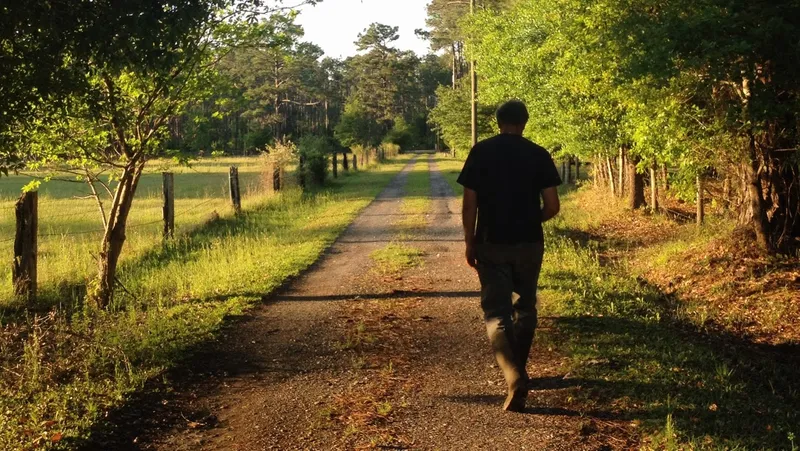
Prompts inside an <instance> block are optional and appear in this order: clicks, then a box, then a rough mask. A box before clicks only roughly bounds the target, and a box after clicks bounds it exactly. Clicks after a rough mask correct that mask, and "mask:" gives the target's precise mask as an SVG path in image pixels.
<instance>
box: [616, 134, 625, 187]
mask: <svg viewBox="0 0 800 451" xmlns="http://www.w3.org/2000/svg"><path fill="white" fill-rule="evenodd" d="M618 169H619V179H618V181H617V195H618V196H619V197H623V196H625V146H620V148H619V164H618Z"/></svg>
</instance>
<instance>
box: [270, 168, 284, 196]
mask: <svg viewBox="0 0 800 451" xmlns="http://www.w3.org/2000/svg"><path fill="white" fill-rule="evenodd" d="M282 179H283V169H282V168H281V166H280V165H279V164H277V163H273V164H272V191H273V192H275V193H277V192H278V191H280V190H281V187H282V184H283V180H282Z"/></svg>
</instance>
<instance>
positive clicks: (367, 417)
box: [104, 156, 612, 450]
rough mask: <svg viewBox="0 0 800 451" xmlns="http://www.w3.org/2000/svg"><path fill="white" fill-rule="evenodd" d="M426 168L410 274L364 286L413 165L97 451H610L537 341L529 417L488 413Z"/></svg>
mask: <svg viewBox="0 0 800 451" xmlns="http://www.w3.org/2000/svg"><path fill="white" fill-rule="evenodd" d="M419 158H420V159H427V158H428V157H426V156H420V157H419ZM430 161H431V162H430V170H431V194H432V207H431V211H430V212H429V215H428V218H427V224H428V225H427V227H425V228H424V229H422V230H419V231H418V233H414V234H412V235H410V236H407V237H405V244H407V245H408V246H414V247H416V248H419V249H420V250H422V251H423V253H424V254H423V255H424V264H423V265H422V266H420V267H417V268H413V269H409V270H406V271H404V272H403V273H402V274H394V275H391V276H387V275H385V274H383V275H381V274H378V273H376V272H374V271H370V268H371V267H372V266H373V262H372V259H371V258H370V254H371V253H372V252H373V251H375V250H377V249H381V248H383V247H385V246H386V245H387V244H389V243H390V242H392V241H393V240H395V239H396V236H395V233H394V231H393V227H392V225H393V224H394V223H396V221H397V220H398V216H400V215H399V214H398V212H399V207H400V203H401V201H402V196H403V192H404V186H405V181H406V176H407V174H408V171H409V170H410V168H411V167H412V166H413V163H414V162H413V161H412V162H411V163H410V164H409V166H407V167H406V169H405V170H404V171H403V172H402V173H401V174H400V175H399V176H398V177H397V178H396V179H395V180H394V181H393V182H392V183H391V184H390V186H388V187H387V189H386V190H385V191H384V192H383V193H382V194H381V195H380V196H379V197H378V198H377V199H376V201H375V202H373V203H372V204H371V205H370V206H369V207H368V208H366V209H365V210H364V212H363V213H362V214H361V215H360V216H359V217H358V218H357V219H356V220H355V222H354V223H353V224H352V225H351V226H350V227H349V228H348V229H347V231H346V232H345V233H344V234H343V235H342V236H341V237H340V239H339V240H338V241H337V242H336V243H335V244H334V245H333V246H332V248H331V249H330V250H329V252H327V253H326V255H325V256H324V257H323V258H322V259H321V261H320V262H319V263H317V264H316V265H315V266H314V267H313V268H312V269H311V270H310V271H309V272H308V273H307V274H305V275H304V276H303V277H301V278H299V279H298V280H296V281H295V282H293V283H292V284H291V286H290V287H289V288H288V289H287V290H285V291H284V292H283V293H281V294H278V295H276V296H274V297H273V299H272V300H271V301H270V302H268V303H267V304H266V305H264V306H263V307H261V308H259V309H257V310H256V311H254V312H252V313H251V314H250V315H248V316H247V317H246V318H242V319H241V320H239V321H235V322H234V324H233V325H232V327H230V328H228V329H227V331H226V333H225V334H224V335H223V336H222V337H221V338H220V340H219V341H218V342H217V343H215V344H214V345H213V346H212V347H211V348H210V349H208V350H207V351H206V352H204V353H202V354H200V355H199V356H197V357H196V358H195V359H194V361H193V363H192V365H191V366H192V368H191V369H190V370H187V371H186V373H185V374H182V375H181V376H180V379H182V380H180V381H179V382H178V384H177V385H176V386H175V391H174V392H172V393H165V394H164V395H163V396H162V397H163V399H162V400H161V401H160V403H154V402H153V400H149V401H148V402H147V403H145V407H141V408H137V409H134V410H133V411H132V412H129V413H128V415H129V416H130V418H128V420H130V421H131V422H132V424H121V425H120V426H119V431H120V433H119V434H116V435H114V434H112V435H114V438H113V439H106V441H105V442H104V446H106V447H111V448H114V449H159V450H190V449H191V450H196V449H208V450H214V449H220V450H221V449H226V450H227V449H230V450H265V449H308V450H327V449H368V448H384V449H408V448H413V449H487V450H489V449H532V450H543V449H553V450H560V449H612V447H610V446H609V445H608V444H606V443H604V442H603V438H602V437H603V435H602V434H594V433H593V432H594V431H595V430H596V429H597V426H596V425H595V423H594V420H591V419H590V418H587V417H583V416H581V414H580V413H579V412H578V411H576V410H571V409H569V408H567V407H565V406H566V405H567V399H568V398H570V397H571V396H572V395H573V394H574V391H576V390H580V387H579V386H575V384H573V383H571V381H570V380H569V379H564V377H563V376H564V375H565V373H566V370H565V368H564V366H563V363H564V359H563V358H562V357H560V356H559V355H558V354H557V353H556V352H555V351H553V350H551V349H550V348H551V347H552V344H551V343H550V342H549V339H548V337H547V336H546V333H545V334H540V336H541V337H542V338H541V339H539V340H537V344H536V346H535V350H534V354H533V357H532V361H531V365H530V373H531V376H532V377H533V378H534V379H537V380H538V381H539V383H540V385H541V387H542V388H541V389H540V390H538V391H534V392H532V393H531V397H530V398H529V412H528V413H526V414H511V413H504V412H502V411H501V410H500V404H501V402H502V399H503V397H504V384H503V383H502V380H501V376H500V372H499V370H498V369H497V368H496V367H495V365H494V364H493V359H492V356H491V353H490V351H489V346H488V340H487V339H486V338H485V331H484V327H483V324H482V319H481V312H480V309H479V303H478V300H477V290H478V289H479V286H478V284H477V277H476V276H475V274H474V273H473V272H472V271H471V270H470V269H469V268H467V267H466V266H465V265H463V264H462V248H463V246H462V244H461V232H460V225H459V222H460V217H459V215H458V211H459V208H460V206H459V201H458V199H456V198H455V197H454V196H453V193H452V191H451V189H450V186H449V185H448V184H447V182H446V181H445V180H444V179H443V178H442V176H441V175H440V174H439V172H438V169H437V168H436V165H435V163H434V162H433V160H432V159H431V160H430ZM542 325H543V326H545V328H546V326H547V324H546V321H545V322H544V324H542ZM148 403H149V405H148ZM128 420H126V419H125V417H124V415H123V416H121V417H120V418H118V419H117V421H118V422H120V421H121V422H122V423H125V421H128ZM109 440H111V441H112V442H113V443H111V442H109ZM107 449H110V448H107Z"/></svg>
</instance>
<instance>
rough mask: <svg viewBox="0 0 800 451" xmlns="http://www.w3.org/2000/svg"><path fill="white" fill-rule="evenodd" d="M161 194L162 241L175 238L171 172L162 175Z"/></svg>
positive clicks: (172, 178)
mask: <svg viewBox="0 0 800 451" xmlns="http://www.w3.org/2000/svg"><path fill="white" fill-rule="evenodd" d="M162 176H163V177H164V180H163V182H162V186H161V188H162V190H161V191H162V192H163V194H164V208H163V210H162V211H163V217H164V239H165V240H166V239H170V238H174V237H175V177H174V176H173V175H172V173H171V172H164V173H162Z"/></svg>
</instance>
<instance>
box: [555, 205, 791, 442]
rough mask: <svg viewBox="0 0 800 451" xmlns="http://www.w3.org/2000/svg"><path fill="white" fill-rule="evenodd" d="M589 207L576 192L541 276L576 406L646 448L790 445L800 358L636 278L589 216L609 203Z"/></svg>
mask: <svg viewBox="0 0 800 451" xmlns="http://www.w3.org/2000/svg"><path fill="white" fill-rule="evenodd" d="M586 201H587V200H586V198H582V197H581V196H578V195H577V193H572V194H568V195H567V196H566V198H565V203H564V213H563V215H562V216H561V217H559V218H558V219H557V220H555V221H553V222H552V223H551V224H549V225H548V226H547V227H546V234H547V240H548V253H547V257H546V262H545V266H544V269H543V274H542V281H541V287H542V288H543V290H542V296H543V298H544V303H543V306H544V309H545V311H544V314H545V315H553V316H557V317H559V320H558V321H557V333H558V334H559V336H560V337H561V339H563V340H565V341H566V342H567V343H568V346H569V348H570V352H571V356H572V359H573V368H572V371H571V377H573V378H577V379H579V380H581V385H582V387H583V390H582V392H583V393H584V395H585V397H584V399H575V400H574V402H575V403H577V405H580V406H582V407H580V408H581V409H585V410H591V411H594V412H595V413H603V414H606V415H608V416H611V417H614V418H618V419H622V420H629V425H630V426H629V430H628V431H627V432H628V433H629V434H630V435H631V436H635V437H639V439H640V443H641V444H642V447H643V448H645V449H720V450H723V449H726V450H735V449H741V450H744V449H776V450H777V449H794V448H793V443H792V441H791V439H790V437H793V436H792V435H791V434H792V433H797V432H798V429H800V427H798V424H800V416H798V406H800V398H799V397H798V388H799V387H798V383H797V379H796V370H797V367H796V362H795V363H792V361H791V360H785V359H783V358H781V357H780V354H775V353H773V352H772V351H774V350H772V349H769V347H755V346H753V345H752V344H751V343H749V342H746V341H744V340H741V339H740V338H738V337H736V336H733V335H729V334H725V333H716V332H713V331H710V330H701V329H700V328H698V325H697V324H696V323H694V322H692V321H690V320H689V318H688V317H687V316H686V315H685V312H684V311H683V308H682V306H681V304H680V302H679V300H678V299H676V298H674V297H672V296H667V295H665V294H664V293H663V292H662V291H661V290H659V289H658V288H657V287H656V286H654V285H651V284H649V283H647V282H646V280H645V279H643V278H641V277H636V270H635V267H634V266H632V262H631V261H630V260H629V259H627V258H626V256H628V257H629V256H631V255H635V252H633V250H631V249H626V248H623V247H622V246H624V245H625V242H624V241H622V240H619V241H615V240H614V239H611V240H608V239H606V238H605V237H604V236H603V235H598V234H597V227H596V226H597V225H598V221H597V220H596V217H595V218H592V214H589V212H592V213H593V214H595V216H596V214H597V212H595V211H594V208H595V207H596V208H598V209H603V208H609V209H613V206H610V207H603V206H602V205H601V204H597V205H594V204H590V205H587V204H586ZM600 214H601V215H602V213H600ZM617 214H620V211H619V210H617ZM660 220H661V219H655V220H654V221H660ZM601 222H602V221H601ZM655 228H656V229H662V228H663V227H662V226H656V227H655ZM672 232H674V230H671V232H670V233H672ZM654 233H656V232H654ZM705 233H707V232H705ZM612 236H613V235H612ZM703 236H704V235H702V234H701V235H696V236H695V237H694V239H695V240H697V241H698V242H699V241H702V240H703ZM678 238H680V235H678ZM660 246H666V245H665V244H663V243H662V244H660Z"/></svg>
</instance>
